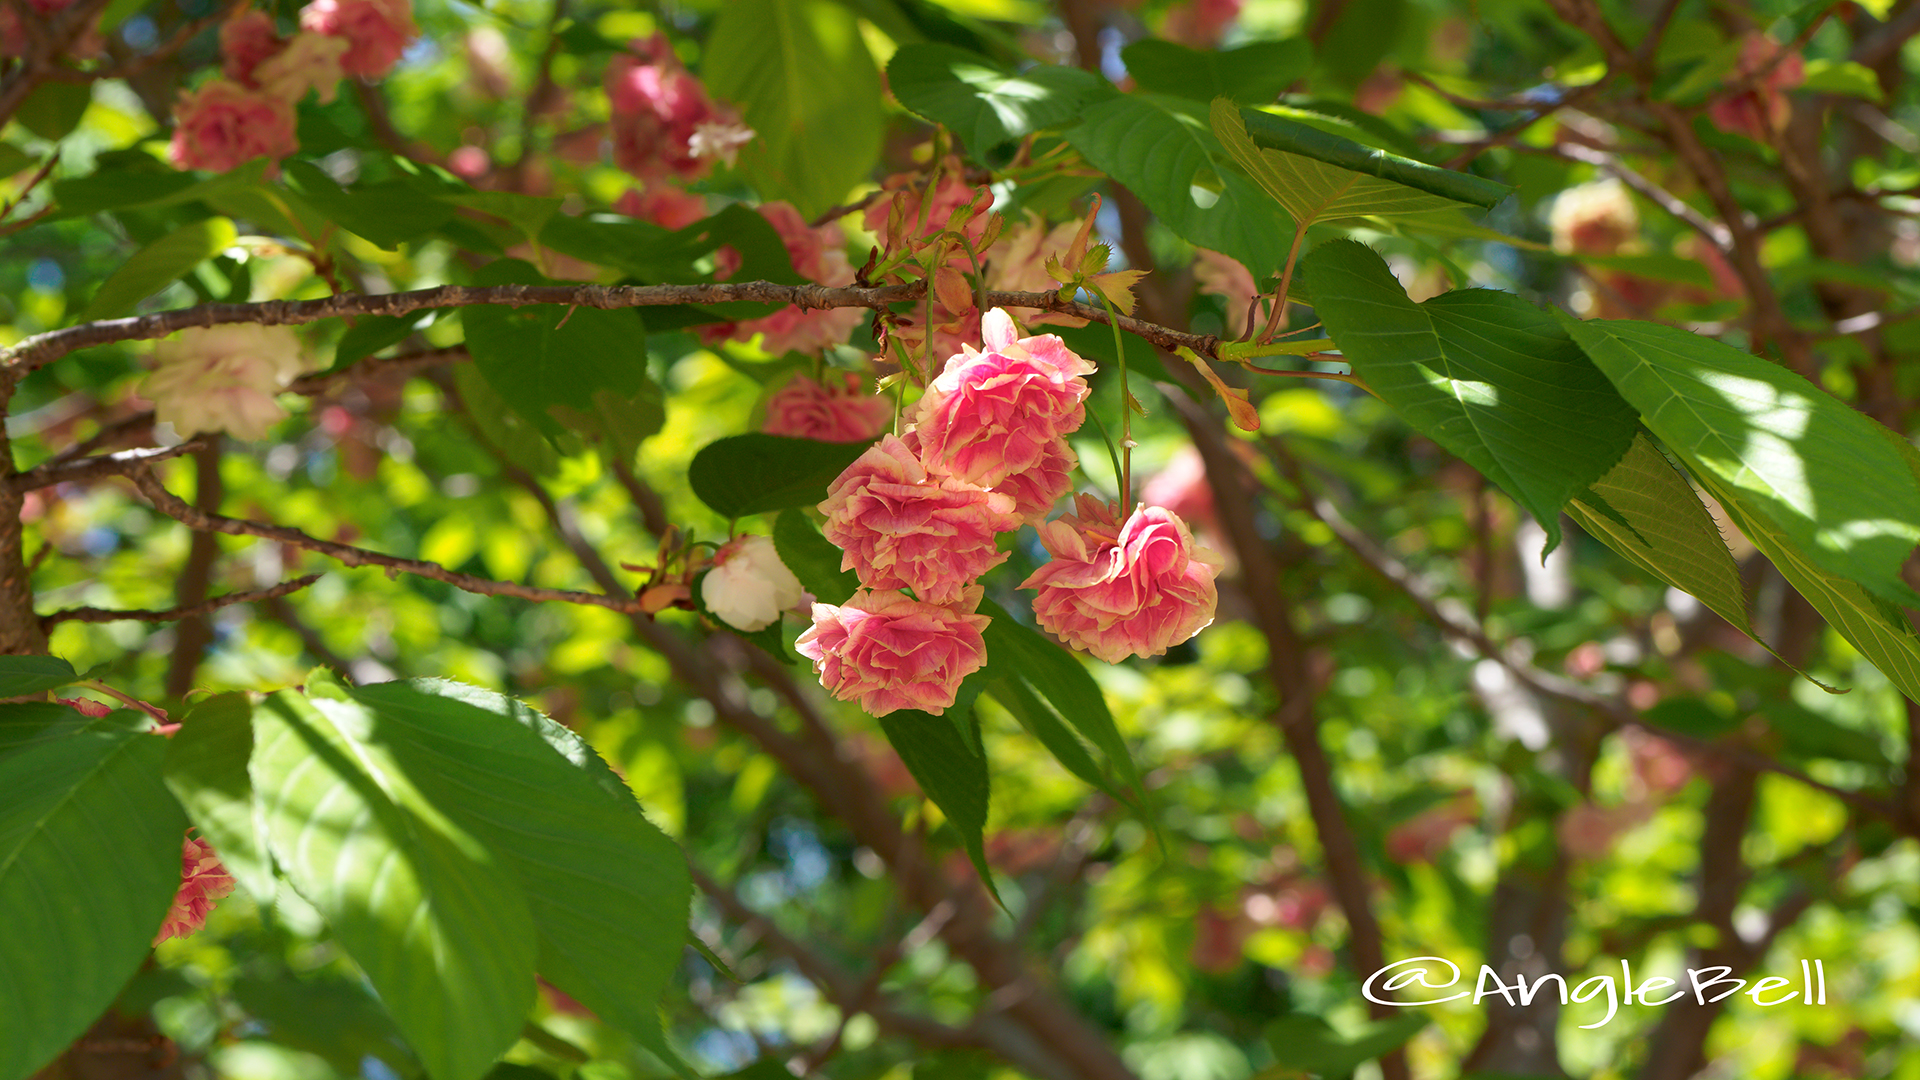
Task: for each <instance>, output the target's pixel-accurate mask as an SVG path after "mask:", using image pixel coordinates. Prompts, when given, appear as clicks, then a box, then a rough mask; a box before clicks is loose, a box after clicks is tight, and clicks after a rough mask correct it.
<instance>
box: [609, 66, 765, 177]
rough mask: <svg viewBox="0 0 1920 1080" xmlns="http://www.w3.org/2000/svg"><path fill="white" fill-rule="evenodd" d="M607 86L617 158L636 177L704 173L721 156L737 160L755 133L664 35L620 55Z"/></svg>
mask: <svg viewBox="0 0 1920 1080" xmlns="http://www.w3.org/2000/svg"><path fill="white" fill-rule="evenodd" d="M606 90H607V100H608V102H609V103H610V104H611V105H612V106H613V123H612V128H613V159H614V162H615V163H616V164H618V165H619V166H620V167H621V168H623V169H625V170H627V171H628V172H630V173H632V174H634V175H635V176H642V177H653V176H661V175H667V174H671V175H674V176H679V177H682V178H686V179H692V178H694V177H698V176H702V175H704V174H705V173H706V172H707V169H708V168H709V167H710V164H711V162H712V161H713V160H714V159H716V158H718V159H721V160H724V161H726V162H728V163H729V164H731V163H732V161H733V155H734V154H735V153H736V152H738V150H739V149H740V147H741V146H743V145H745V143H746V142H747V141H748V140H750V139H751V138H752V137H753V132H752V131H751V130H749V129H747V128H746V127H744V126H742V125H741V123H740V117H739V114H738V113H736V112H735V111H734V110H733V109H731V108H729V107H728V106H725V105H722V104H719V103H717V102H715V101H714V100H713V99H712V98H709V97H708V96H707V91H706V87H704V86H702V85H701V84H700V80H699V79H697V78H695V77H694V76H693V74H692V73H690V72H689V71H687V69H686V68H685V67H683V66H681V63H680V60H679V58H678V57H676V56H675V55H674V52H673V46H672V45H671V44H669V43H668V41H667V39H666V37H665V36H664V35H660V34H656V35H654V36H653V38H652V39H651V40H647V41H635V42H633V45H632V51H631V52H627V53H623V54H621V55H620V56H617V57H614V59H613V62H612V63H611V64H609V65H607V74H606Z"/></svg>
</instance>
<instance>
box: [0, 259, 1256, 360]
mask: <svg viewBox="0 0 1920 1080" xmlns="http://www.w3.org/2000/svg"><path fill="white" fill-rule="evenodd" d="M925 291H926V283H925V282H924V281H916V282H912V283H910V284H906V285H878V286H871V287H866V288H861V287H855V286H848V287H845V288H832V287H829V286H825V285H779V284H775V283H774V282H771V281H742V282H719V283H714V284H701V285H494V286H487V287H481V286H473V285H442V286H440V287H439V288H435V289H416V290H413V291H411V292H398V293H379V294H367V293H339V294H336V295H334V296H329V297H324V298H322V299H319V300H268V301H264V302H261V303H257V304H203V305H201V306H199V307H190V308H179V309H177V310H174V311H161V312H156V313H154V314H151V315H138V316H134V317H132V318H126V319H107V320H103V321H101V322H91V323H82V324H80V325H78V326H70V327H67V328H65V329H62V330H52V331H48V332H47V333H44V334H36V335H34V336H33V337H30V338H27V339H26V340H24V341H22V342H20V343H19V344H17V345H15V346H13V347H12V348H10V349H4V350H0V382H18V381H19V380H20V379H21V378H24V377H25V376H27V375H29V374H31V373H33V372H34V371H37V370H39V369H40V368H42V367H45V366H46V365H48V364H50V363H52V362H53V361H55V360H58V359H59V358H61V357H63V356H65V355H67V354H68V353H71V352H74V351H75V350H78V349H85V348H91V347H93V346H95V345H107V344H111V343H114V342H119V341H147V340H152V339H154V338H163V337H166V336H167V335H169V334H172V333H174V332H175V331H178V330H185V329H188V328H190V327H209V326H220V325H226V324H231V323H254V324H257V325H260V326H294V325H300V324H304V323H310V322H318V321H320V320H322V319H336V318H341V317H343V316H348V315H405V314H409V313H411V312H415V311H425V310H427V309H429V308H448V307H473V306H477V305H482V304H498V305H505V306H508V307H524V306H527V305H532V304H555V305H560V306H572V307H590V308H598V309H601V310H606V311H612V310H618V309H621V308H631V307H658V306H662V305H667V304H717V303H728V302H734V301H750V302H756V303H767V304H792V305H794V306H796V307H798V308H800V309H802V310H808V309H817V308H842V307H863V308H883V307H886V306H887V305H889V304H897V303H904V302H909V301H913V300H917V299H919V298H920V297H921V296H923V295H924V294H925ZM986 299H987V303H988V304H989V305H991V306H994V307H1009V308H1022V309H1033V310H1038V311H1053V312H1061V313H1065V314H1068V315H1072V316H1075V317H1076V318H1081V319H1086V320H1088V321H1090V322H1098V323H1101V324H1114V323H1117V324H1118V325H1119V326H1120V328H1121V329H1122V330H1126V331H1128V332H1130V333H1132V334H1135V335H1138V336H1139V337H1141V338H1144V339H1146V340H1147V341H1150V342H1152V343H1154V344H1155V345H1158V346H1160V347H1161V348H1164V349H1168V350H1172V349H1175V348H1179V347H1181V346H1185V347H1187V348H1190V349H1192V350H1194V351H1195V352H1198V353H1200V354H1202V355H1204V356H1209V357H1214V358H1216V359H1217V358H1218V352H1217V350H1218V348H1219V344H1220V341H1219V339H1218V338H1216V337H1214V336H1213V335H1210V334H1188V333H1183V332H1181V331H1178V330H1171V329H1168V328H1167V327H1164V326H1157V325H1155V324H1153V323H1149V322H1144V321H1142V320H1140V319H1135V318H1133V317H1131V316H1127V315H1114V316H1111V317H1109V315H1108V314H1107V312H1106V310H1105V309H1104V308H1100V307H1095V306H1093V305H1091V304H1082V303H1079V302H1078V301H1072V300H1061V299H1060V297H1059V296H1058V295H1057V294H1056V293H1052V292H989V293H987V294H986Z"/></svg>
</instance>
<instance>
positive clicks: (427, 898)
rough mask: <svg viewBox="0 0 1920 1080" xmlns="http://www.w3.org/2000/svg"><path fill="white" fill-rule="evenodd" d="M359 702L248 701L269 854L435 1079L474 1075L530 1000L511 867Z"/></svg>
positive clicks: (530, 953) (529, 957) (502, 1045)
mask: <svg viewBox="0 0 1920 1080" xmlns="http://www.w3.org/2000/svg"><path fill="white" fill-rule="evenodd" d="M376 729H377V723H376V721H375V720H374V718H373V716H372V715H371V714H370V713H369V712H368V710H367V709H366V708H364V707H363V706H361V705H359V704H356V703H352V702H346V701H340V700H337V699H334V698H315V699H309V698H307V697H304V696H302V695H300V694H297V693H294V692H292V691H281V692H280V693H277V694H274V695H272V696H271V697H270V698H268V699H267V701H266V702H265V703H264V704H262V705H261V706H259V707H257V708H256V709H255V710H254V735H255V741H254V752H253V759H252V762H251V765H250V768H249V775H250V777H251V779H252V781H253V789H254V792H255V797H256V798H257V799H258V800H259V801H260V804H261V808H262V811H263V813H264V816H265V818H266V823H267V837H268V842H269V844H270V846H271V848H272V851H273V855H274V859H275V861H276V862H278V863H279V864H280V866H281V868H282V869H283V870H284V871H285V873H286V876H287V879H288V880H289V881H290V882H291V883H292V884H293V887H294V888H295V889H296V890H297V891H298V892H299V893H300V895H301V896H302V897H303V898H304V899H305V900H306V901H307V902H308V903H310V904H312V905H313V906H314V907H315V908H316V909H317V910H318V911H319V912H320V913H321V914H322V915H324V916H325V917H326V919H327V922H328V924H329V926H331V928H332V929H333V932H334V935H335V937H336V938H337V939H338V940H339V942H340V944H341V946H342V947H343V948H345V950H346V951H347V953H348V954H349V955H350V956H352V957H353V959H354V961H355V963H357V964H358V965H359V966H360V969H361V970H362V971H364V972H365V973H366V975H367V979H368V981H369V982H371V983H372V984H373V987H374V989H375V990H376V991H378V992H379V994H380V1000H381V1001H382V1002H383V1003H384V1004H385V1005H386V1007H387V1012H388V1014H389V1015H390V1016H392V1017H393V1020H394V1023H395V1024H397V1025H398V1026H399V1028H400V1030H401V1032H402V1033H403V1034H405V1036H406V1038H407V1042H408V1044H409V1045H411V1046H412V1047H413V1049H414V1052H415V1053H416V1054H418V1055H419V1057H420V1060H421V1062H422V1063H423V1064H424V1065H425V1066H426V1069H427V1073H428V1075H429V1076H430V1077H432V1078H433V1080H479V1078H480V1077H481V1076H484V1075H485V1074H486V1072H487V1070H488V1068H489V1067H491V1066H492V1064H493V1062H494V1060H495V1059H497V1058H498V1057H499V1056H500V1055H501V1054H502V1053H504V1052H505V1051H506V1050H507V1048H508V1047H510V1046H512V1045H513V1043H514V1041H515V1040H516V1039H518V1038H519V1033H520V1028H521V1025H522V1024H523V1023H524V1022H525V1018H526V1013H527V1009H528V1008H529V1007H530V1006H531V1005H532V1004H533V972H534V952H535V935H534V926H533V919H532V916H531V915H530V914H529V913H528V911H527V904H526V900H525V899H524V898H523V896H522V894H521V891H520V888H519V886H518V884H517V883H516V881H515V880H514V878H513V876H512V874H511V873H510V872H509V871H508V870H507V869H506V868H505V867H504V866H502V865H501V864H500V863H499V862H498V861H497V860H496V859H495V857H494V856H493V855H491V854H490V853H489V852H488V851H487V849H486V848H485V847H484V846H483V845H482V844H481V843H480V842H479V841H478V840H477V839H475V838H474V837H473V836H472V835H471V834H469V833H468V832H467V831H466V830H464V829H462V828H461V827H460V826H459V825H457V824H455V823H454V822H453V821H452V820H450V819H449V818H448V817H447V816H446V815H445V814H444V813H442V812H441V811H439V810H438V809H436V808H435V807H434V806H433V805H432V804H431V803H430V802H429V801H428V800H427V798H426V797H425V796H424V795H423V794H422V793H421V791H420V789H419V787H418V786H417V785H416V784H415V783H414V782H413V781H412V780H411V779H410V778H409V777H408V776H407V772H406V769H405V767H404V766H403V765H402V763H401V762H400V761H399V760H398V758H397V757H396V755H395V754H394V752H393V750H392V749H391V748H390V747H388V746H386V745H383V743H384V740H383V739H382V738H380V736H379V734H378V733H377V730H376Z"/></svg>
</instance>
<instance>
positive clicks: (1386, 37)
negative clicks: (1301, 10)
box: [1315, 0, 1411, 87]
mask: <svg viewBox="0 0 1920 1080" xmlns="http://www.w3.org/2000/svg"><path fill="white" fill-rule="evenodd" d="M1409 6H1410V5H1409V4H1408V3H1407V0H1349V2H1348V3H1345V4H1343V5H1341V6H1340V7H1339V8H1336V9H1334V10H1335V11H1336V12H1337V13H1338V14H1337V15H1336V17H1335V18H1334V20H1333V23H1332V25H1331V26H1329V27H1328V28H1327V30H1326V34H1325V36H1324V37H1322V38H1321V39H1320V42H1319V45H1318V46H1317V51H1318V53H1319V59H1320V66H1321V67H1322V68H1323V69H1324V70H1325V71H1326V73H1327V74H1328V75H1329V76H1331V77H1332V78H1331V81H1332V82H1333V83H1335V84H1336V85H1339V86H1343V87H1355V86H1359V85H1360V82H1361V80H1363V79H1365V78H1366V77H1367V75H1368V73H1370V72H1371V71H1373V69H1374V67H1375V66H1376V65H1378V64H1379V63H1380V61H1381V60H1383V59H1385V58H1386V56H1387V55H1388V54H1389V53H1391V52H1392V51H1393V48H1394V46H1395V45H1396V44H1397V43H1398V39H1399V38H1400V32H1401V30H1402V28H1403V27H1405V26H1406V25H1407V24H1408V23H1409V22H1410V21H1411V20H1410V19H1409V17H1408V13H1407V8H1408V7H1409ZM1315 10H1316V12H1317V11H1318V10H1319V9H1318V8H1316V9H1315Z"/></svg>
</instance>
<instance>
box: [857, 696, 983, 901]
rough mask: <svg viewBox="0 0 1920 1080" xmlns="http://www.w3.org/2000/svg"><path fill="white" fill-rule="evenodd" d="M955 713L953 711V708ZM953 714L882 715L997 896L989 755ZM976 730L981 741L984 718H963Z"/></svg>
mask: <svg viewBox="0 0 1920 1080" xmlns="http://www.w3.org/2000/svg"><path fill="white" fill-rule="evenodd" d="M948 711H949V712H951V711H952V710H948ZM953 719H956V718H952V717H948V716H933V715H930V714H928V713H923V712H920V711H918V710H915V709H900V710H898V711H895V712H890V713H888V714H887V715H885V716H882V717H880V718H879V720H880V730H881V731H882V732H884V733H885V734H886V736H887V741H888V742H889V743H892V744H893V748H894V750H895V751H897V752H898V753H899V755H900V760H901V761H902V762H903V763H905V764H906V766H907V771H908V772H910V773H912V774H913V778H914V779H915V780H916V781H918V782H919V784H920V790H921V791H923V792H926V795H927V798H929V799H932V800H933V805H935V806H937V807H939V808H940V812H941V813H942V814H945V815H946V816H947V821H948V822H950V823H951V824H952V825H953V828H954V831H955V832H956V833H958V834H959V835H960V843H961V845H962V846H964V847H965V848H966V849H967V858H969V859H972V860H973V866H974V869H976V870H978V871H980V880H981V881H983V882H985V883H986V886H987V891H988V892H990V893H992V894H993V898H994V899H995V900H999V899H1000V890H999V889H997V888H995V887H994V884H993V871H992V870H991V869H989V868H988V867H987V849H986V843H985V839H984V834H985V831H986V827H987V797H988V781H987V758H986V755H985V754H982V753H980V752H979V751H977V750H975V749H974V748H973V747H972V746H969V745H968V741H969V740H968V739H967V738H966V737H964V736H962V735H961V733H960V731H959V729H958V728H957V727H956V726H955V724H954V723H953V722H952V720H953ZM957 719H959V720H961V721H962V722H963V723H965V724H967V725H968V726H969V727H971V728H972V729H973V738H972V741H973V742H975V743H978V742H979V739H980V735H979V721H978V720H976V719H974V718H973V717H972V716H971V714H969V715H968V716H966V717H959V718H957Z"/></svg>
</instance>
